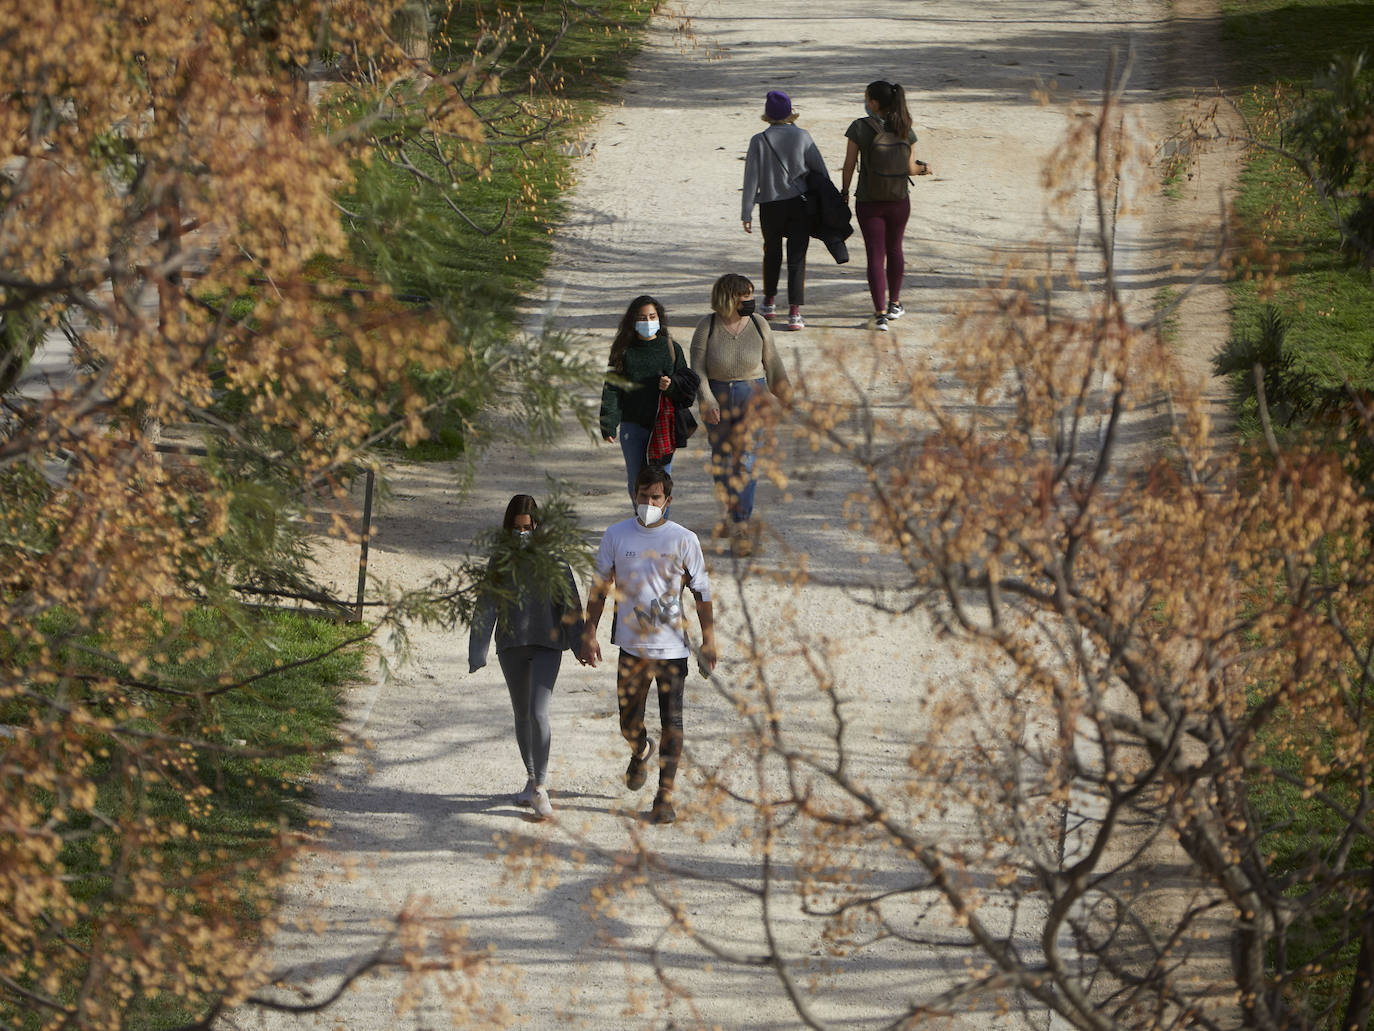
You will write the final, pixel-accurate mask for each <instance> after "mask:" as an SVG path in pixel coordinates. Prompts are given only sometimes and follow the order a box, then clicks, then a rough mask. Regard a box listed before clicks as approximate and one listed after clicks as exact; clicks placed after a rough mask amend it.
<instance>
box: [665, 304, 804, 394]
mask: <svg viewBox="0 0 1374 1031" xmlns="http://www.w3.org/2000/svg"><path fill="white" fill-rule="evenodd" d="M689 363H690V364H691V366H692V368H693V369H695V370H696V373H697V375H698V376H700V377H701V390H700V391H699V393H698V401H699V403H700V408H701V412H702V414H703V415H705V414H706V413H708V412H718V411H720V404H719V402H717V401H716V398H715V396H714V395H713V394H712V393H711V386H710V384H709V383H708V382H707V381H708V380H713V379H715V380H733V379H747V380H755V379H764V380H767V382H768V389H769V390H770V391H771V392H772V393H773V395H774V396H775V397H779V398H784V399H785V398H786V397H787V395H788V394H789V392H790V390H791V383H790V382H789V381H788V379H787V370H786V369H784V368H783V365H782V359H781V358H780V357H778V351H777V348H776V347H774V346H773V331H772V330H771V329H770V328H769V326H768V322H767V320H766V319H764V318H763V317H762V316H760V315H754V316H752V317H750V318H747V319H745V320H744V322H743V323H742V324H741V326H740V330H739V333H738V334H735V333H731V332H729V331H728V330H727V329H726V328H725V323H724V322H723V321H721V318H720V316H716V319H715V325H714V327H713V326H712V323H711V316H709V315H708V316H706V317H705V318H704V319H702V320H701V321H700V322H698V323H697V328H696V332H695V333H693V334H692V353H691V358H690V359H689Z"/></svg>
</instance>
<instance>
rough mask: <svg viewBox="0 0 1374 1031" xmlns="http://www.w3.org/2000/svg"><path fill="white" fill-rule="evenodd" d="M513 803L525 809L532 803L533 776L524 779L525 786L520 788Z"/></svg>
mask: <svg viewBox="0 0 1374 1031" xmlns="http://www.w3.org/2000/svg"><path fill="white" fill-rule="evenodd" d="M515 804H516V805H522V806H524V807H525V808H526V809H528V808H529V807H530V806H532V805H534V778H533V777H531V778H529V779H528V780H527V781H525V786H524V787H523V788H521V789H520V794H518V795H516V796H515Z"/></svg>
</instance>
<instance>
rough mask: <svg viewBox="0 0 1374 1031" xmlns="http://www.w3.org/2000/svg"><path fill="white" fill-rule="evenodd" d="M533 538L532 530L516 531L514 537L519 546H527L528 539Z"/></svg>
mask: <svg viewBox="0 0 1374 1031" xmlns="http://www.w3.org/2000/svg"><path fill="white" fill-rule="evenodd" d="M533 536H534V531H533V530H516V531H515V537H516V539H517V540H518V541H519V542H520V543H521V544H528V543H529V540H530V538H531V537H533Z"/></svg>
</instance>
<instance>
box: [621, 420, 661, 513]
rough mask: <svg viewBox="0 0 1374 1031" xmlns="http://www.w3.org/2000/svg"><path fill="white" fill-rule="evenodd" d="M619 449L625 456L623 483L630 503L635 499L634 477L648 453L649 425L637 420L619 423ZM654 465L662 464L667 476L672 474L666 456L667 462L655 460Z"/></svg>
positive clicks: (642, 466)
mask: <svg viewBox="0 0 1374 1031" xmlns="http://www.w3.org/2000/svg"><path fill="white" fill-rule="evenodd" d="M620 450H621V453H622V454H624V456H625V484H626V486H627V487H628V488H629V491H630V504H632V505H633V504H634V501H635V477H636V476H638V475H639V470H641V469H643V468H644V456H645V455H647V454H648V453H649V427H647V426H641V425H639V423H637V422H622V423H621V424H620ZM655 464H656V465H661V466H663V470H664V472H666V473H668V475H669V476H671V475H672V474H673V459H672V456H671V455H669V456H668V461H667V462H656V463H655Z"/></svg>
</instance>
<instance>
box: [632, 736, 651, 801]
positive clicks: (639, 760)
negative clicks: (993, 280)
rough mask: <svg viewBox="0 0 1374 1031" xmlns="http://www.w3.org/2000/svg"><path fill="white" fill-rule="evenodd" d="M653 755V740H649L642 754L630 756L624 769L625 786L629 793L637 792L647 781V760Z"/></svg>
mask: <svg viewBox="0 0 1374 1031" xmlns="http://www.w3.org/2000/svg"><path fill="white" fill-rule="evenodd" d="M653 755H654V739H653V738H649V739H648V741H647V742H646V743H645V745H644V754H643V755H642V756H640V755H632V756H630V765H629V766H626V767H625V786H626V787H627V788H629V789H630V790H631V791H638V790H639V789H640V788H642V787H643V786H644V781H645V780H647V779H648V776H649V771H648V770H647V769H645V767H647V766H648V765H649V760H650V759H651V758H653Z"/></svg>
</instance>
